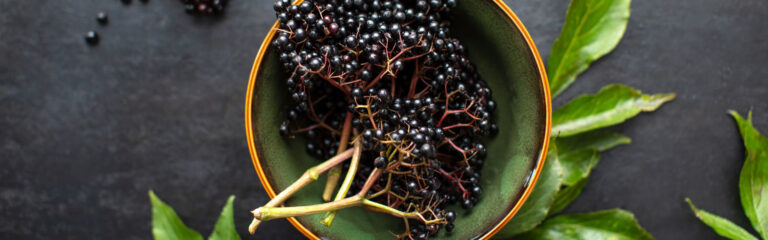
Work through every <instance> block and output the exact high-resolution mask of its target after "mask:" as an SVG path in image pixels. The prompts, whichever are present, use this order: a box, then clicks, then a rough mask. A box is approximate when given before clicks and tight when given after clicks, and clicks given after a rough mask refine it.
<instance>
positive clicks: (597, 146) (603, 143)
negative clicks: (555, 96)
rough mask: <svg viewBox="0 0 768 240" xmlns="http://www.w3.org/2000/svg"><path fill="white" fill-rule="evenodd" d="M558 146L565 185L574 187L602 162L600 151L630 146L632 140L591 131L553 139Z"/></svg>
mask: <svg viewBox="0 0 768 240" xmlns="http://www.w3.org/2000/svg"><path fill="white" fill-rule="evenodd" d="M550 142H555V143H556V144H557V148H558V149H557V150H558V151H557V153H558V160H559V161H560V164H561V165H562V167H563V185H565V186H573V185H575V184H576V183H577V182H579V181H581V180H582V179H584V178H587V177H588V176H589V173H590V172H591V171H592V168H594V167H595V165H597V162H598V161H599V160H600V153H599V152H598V151H605V150H608V149H610V148H612V147H615V146H618V145H622V144H629V143H630V142H631V140H630V139H629V138H628V137H625V136H624V135H621V134H618V133H614V132H610V131H604V130H601V131H591V132H586V133H582V134H579V135H575V136H571V137H564V138H556V139H555V138H553V139H551V140H550Z"/></svg>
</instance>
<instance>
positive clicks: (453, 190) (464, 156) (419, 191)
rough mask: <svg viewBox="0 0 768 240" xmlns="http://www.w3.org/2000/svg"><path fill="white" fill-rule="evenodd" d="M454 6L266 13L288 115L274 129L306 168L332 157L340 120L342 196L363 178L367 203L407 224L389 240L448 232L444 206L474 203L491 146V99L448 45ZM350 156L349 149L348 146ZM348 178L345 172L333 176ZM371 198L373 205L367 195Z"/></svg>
mask: <svg viewBox="0 0 768 240" xmlns="http://www.w3.org/2000/svg"><path fill="white" fill-rule="evenodd" d="M456 4H457V0H429V1H427V0H308V1H303V2H301V3H300V4H291V2H290V1H289V0H279V1H277V2H275V4H274V9H275V12H276V16H277V19H278V20H279V28H278V29H275V31H276V33H277V34H276V36H275V38H274V40H273V41H272V43H271V44H272V45H273V47H274V48H275V49H276V50H277V52H278V53H279V58H280V61H281V62H282V66H283V68H284V69H285V71H286V72H287V73H289V77H288V78H287V79H286V80H285V84H286V87H287V90H288V92H289V96H290V98H291V100H292V101H291V104H290V107H289V109H288V111H287V115H288V116H287V119H286V121H285V122H284V123H283V124H282V125H281V126H280V133H281V135H283V136H285V137H293V136H295V135H297V134H303V135H304V136H305V139H306V141H307V144H306V151H307V152H308V153H309V154H310V155H311V156H314V157H316V158H318V159H327V158H329V157H332V156H335V155H336V154H337V153H338V151H339V149H338V148H339V145H340V144H341V143H340V142H339V141H341V139H342V134H343V130H342V129H344V126H345V124H346V122H347V119H351V120H350V121H349V124H350V125H351V126H350V127H351V129H352V131H351V132H352V135H351V136H350V137H349V138H348V139H349V141H350V142H352V141H357V140H359V141H361V143H362V147H363V153H362V155H361V161H360V170H359V171H358V173H357V175H356V179H355V181H354V182H353V185H352V188H351V189H350V191H349V194H350V195H352V194H355V193H356V191H358V190H359V189H361V188H362V186H363V184H364V182H365V181H366V179H367V178H368V176H369V174H370V173H371V172H372V171H373V170H374V169H375V168H379V169H383V170H384V172H383V174H382V175H381V177H380V178H379V179H377V180H376V182H375V185H374V186H373V188H372V189H371V190H370V191H369V193H368V194H369V195H368V196H371V198H372V200H374V201H377V202H379V203H381V204H384V205H387V206H388V207H391V208H394V209H397V210H400V211H403V212H407V211H418V212H419V213H421V215H422V216H423V217H424V219H426V220H427V221H423V220H419V219H413V220H411V221H410V224H408V225H409V227H408V228H409V229H408V230H407V231H406V232H405V233H404V234H402V235H399V236H398V237H401V238H412V239H427V238H429V237H430V236H434V235H435V234H437V233H438V231H439V230H440V229H445V230H446V231H447V232H451V231H453V228H454V225H453V221H454V220H455V219H456V217H457V215H459V214H457V213H455V212H453V211H450V210H447V207H448V206H450V205H452V204H456V203H458V204H460V205H461V206H462V207H463V208H465V209H471V208H472V207H473V206H474V205H475V204H476V203H477V202H478V201H479V199H480V197H481V195H482V193H483V190H482V188H481V186H480V177H481V174H480V169H482V166H483V162H484V160H485V157H486V148H485V145H484V144H483V142H482V140H483V138H485V137H487V136H492V135H495V134H496V132H498V126H497V125H496V123H495V122H494V118H493V112H494V110H495V108H496V103H495V102H494V101H493V99H492V94H491V89H490V88H489V87H488V85H487V84H486V83H485V82H484V81H483V80H482V79H481V78H480V76H479V74H478V72H477V70H476V68H475V66H474V65H473V64H472V63H471V62H470V60H469V59H468V58H467V53H466V50H465V49H464V46H463V45H462V44H461V42H460V41H459V40H458V39H456V38H453V37H452V36H451V32H450V31H451V22H450V21H449V16H448V15H449V13H450V11H451V9H452V8H454V7H455V6H456ZM350 146H351V144H350ZM347 167H348V166H347V165H345V168H347ZM377 193H382V194H377Z"/></svg>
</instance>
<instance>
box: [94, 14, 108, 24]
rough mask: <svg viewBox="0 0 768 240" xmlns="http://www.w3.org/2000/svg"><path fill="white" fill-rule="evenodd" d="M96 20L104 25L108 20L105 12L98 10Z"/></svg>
mask: <svg viewBox="0 0 768 240" xmlns="http://www.w3.org/2000/svg"><path fill="white" fill-rule="evenodd" d="M96 21H98V22H99V23H100V24H102V25H104V24H107V22H109V17H107V13H105V12H99V13H97V14H96Z"/></svg>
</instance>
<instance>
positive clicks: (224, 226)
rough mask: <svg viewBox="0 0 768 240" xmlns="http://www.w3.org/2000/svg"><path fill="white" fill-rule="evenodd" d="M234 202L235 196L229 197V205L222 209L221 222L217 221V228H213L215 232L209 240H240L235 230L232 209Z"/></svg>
mask: <svg viewBox="0 0 768 240" xmlns="http://www.w3.org/2000/svg"><path fill="white" fill-rule="evenodd" d="M234 201H235V196H234V195H232V196H229V199H227V204H226V205H224V208H223V209H221V215H220V216H219V220H217V221H216V227H214V228H213V232H212V233H211V236H209V237H208V240H240V235H238V234H237V230H236V229H235V216H234V210H233V207H232V203H233V202H234Z"/></svg>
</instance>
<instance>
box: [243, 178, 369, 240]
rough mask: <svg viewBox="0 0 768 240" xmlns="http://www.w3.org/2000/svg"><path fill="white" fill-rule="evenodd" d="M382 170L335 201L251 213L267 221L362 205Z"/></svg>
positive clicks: (268, 208)
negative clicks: (348, 194) (359, 186)
mask: <svg viewBox="0 0 768 240" xmlns="http://www.w3.org/2000/svg"><path fill="white" fill-rule="evenodd" d="M310 170H311V169H310ZM381 172H382V170H381V169H376V170H374V171H373V172H371V175H370V176H369V177H368V180H367V181H366V183H365V185H364V186H363V188H362V189H361V190H360V192H359V193H357V194H355V195H354V196H351V197H348V198H344V199H341V200H337V201H333V202H327V203H321V204H314V205H307V206H298V207H275V206H263V207H260V208H257V209H254V210H253V211H251V213H253V218H254V219H255V220H259V221H267V220H271V219H275V218H288V217H297V216H305V215H312V214H317V213H321V212H327V211H335V210H339V209H344V208H349V207H355V206H362V205H363V204H364V200H366V199H365V194H366V193H367V192H368V190H370V188H371V186H373V183H374V182H376V180H377V179H378V178H379V176H380V175H381ZM249 230H250V228H249ZM254 230H255V229H254Z"/></svg>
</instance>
